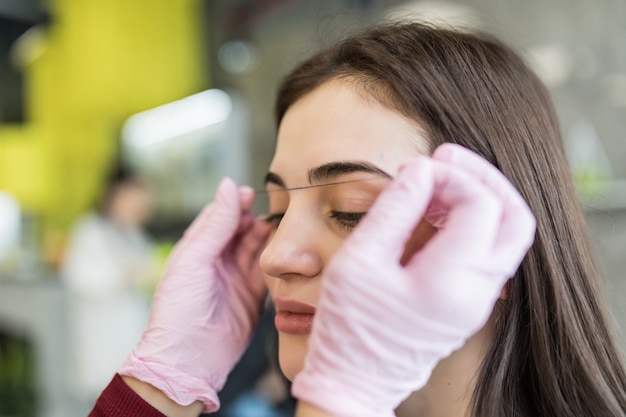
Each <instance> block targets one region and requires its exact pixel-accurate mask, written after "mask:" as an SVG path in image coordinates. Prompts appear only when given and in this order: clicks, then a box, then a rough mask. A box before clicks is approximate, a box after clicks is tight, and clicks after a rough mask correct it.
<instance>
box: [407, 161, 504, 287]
mask: <svg viewBox="0 0 626 417" xmlns="http://www.w3.org/2000/svg"><path fill="white" fill-rule="evenodd" d="M432 167H433V183H434V189H433V194H432V201H431V204H434V205H436V206H438V207H440V208H441V209H442V210H444V211H445V212H447V216H446V217H447V218H446V223H445V226H444V227H443V228H441V229H440V230H439V231H438V233H437V234H435V235H434V236H433V237H432V238H431V239H430V240H429V241H428V242H427V243H426V245H425V246H424V247H423V248H422V250H421V251H420V252H419V253H418V254H417V256H414V258H413V259H412V260H411V261H409V263H408V265H407V268H409V269H411V268H416V267H418V266H419V265H418V264H419V263H420V262H435V261H436V260H442V259H450V260H454V261H455V262H456V261H469V262H471V263H472V264H475V263H476V262H482V261H485V262H487V261H490V259H489V257H490V254H491V252H492V249H493V245H494V241H495V239H496V236H497V235H498V232H499V227H500V220H501V216H502V202H501V201H500V200H499V199H498V197H497V196H496V195H495V194H494V193H492V192H491V191H490V190H489V189H488V188H487V187H486V186H484V185H483V184H481V183H480V182H479V181H477V180H476V179H475V178H473V177H471V176H468V175H467V174H466V173H465V172H464V171H462V170H460V169H457V168H456V167H454V166H452V165H450V164H446V163H443V162H441V161H436V160H432ZM450 278H451V279H455V277H450Z"/></svg>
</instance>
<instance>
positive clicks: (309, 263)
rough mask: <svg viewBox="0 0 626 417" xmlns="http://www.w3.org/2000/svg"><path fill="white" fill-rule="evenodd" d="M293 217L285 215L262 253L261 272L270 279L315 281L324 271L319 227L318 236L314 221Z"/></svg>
mask: <svg viewBox="0 0 626 417" xmlns="http://www.w3.org/2000/svg"><path fill="white" fill-rule="evenodd" d="M294 217H295V216H290V215H289V213H285V215H284V216H283V219H282V220H281V222H280V224H279V225H278V227H277V229H276V231H275V232H274V235H273V236H272V237H270V240H269V242H268V244H267V246H266V247H265V250H264V251H263V253H262V254H261V259H260V264H261V269H262V270H263V272H265V274H267V275H269V276H272V277H275V278H281V279H290V278H297V277H307V278H313V277H315V276H317V275H319V274H320V272H321V271H322V266H323V262H322V259H321V256H320V251H319V249H320V248H318V243H317V242H318V241H319V228H317V229H318V232H317V233H316V231H315V229H316V227H315V225H314V224H313V222H308V221H306V220H304V219H302V218H301V217H300V218H297V219H296V218H294Z"/></svg>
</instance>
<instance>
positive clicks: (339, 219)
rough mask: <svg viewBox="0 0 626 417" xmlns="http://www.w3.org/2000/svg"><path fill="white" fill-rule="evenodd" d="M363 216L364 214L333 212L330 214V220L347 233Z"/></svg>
mask: <svg viewBox="0 0 626 417" xmlns="http://www.w3.org/2000/svg"><path fill="white" fill-rule="evenodd" d="M363 216H365V213H349V212H345V211H333V212H331V214H330V218H331V219H332V220H333V221H334V222H335V223H336V224H337V225H338V226H340V227H342V228H344V229H345V230H347V231H350V230H352V229H354V228H355V227H356V226H357V225H358V224H359V222H360V221H361V219H362V218H363Z"/></svg>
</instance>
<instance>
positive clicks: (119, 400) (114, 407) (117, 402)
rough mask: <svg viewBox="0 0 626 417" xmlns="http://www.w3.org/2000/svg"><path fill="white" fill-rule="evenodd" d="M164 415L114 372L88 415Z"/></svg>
mask: <svg viewBox="0 0 626 417" xmlns="http://www.w3.org/2000/svg"><path fill="white" fill-rule="evenodd" d="M130 416H135V417H137V416H141V417H165V415H164V414H162V413H161V412H159V411H158V410H157V409H156V408H154V407H152V406H151V405H150V404H148V403H147V402H145V401H144V400H143V399H142V398H141V397H139V396H138V395H137V394H136V393H135V392H134V391H133V390H131V389H130V388H129V387H128V385H126V383H125V382H124V381H123V380H122V378H121V377H120V376H119V375H118V374H116V375H115V376H114V377H113V379H112V380H111V383H110V384H109V385H108V386H107V387H106V388H105V389H104V391H102V394H100V397H99V398H98V401H96V404H95V406H94V408H93V410H91V413H89V417H130Z"/></svg>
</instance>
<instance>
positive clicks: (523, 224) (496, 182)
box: [433, 143, 536, 275]
mask: <svg viewBox="0 0 626 417" xmlns="http://www.w3.org/2000/svg"><path fill="white" fill-rule="evenodd" d="M433 158H434V159H437V160H441V161H445V162H447V163H450V164H452V165H454V166H455V167H457V168H459V169H461V170H463V171H465V172H467V173H468V174H470V175H472V176H474V177H475V178H477V179H479V180H480V181H481V182H482V183H483V184H484V185H486V186H487V187H489V189H490V190H491V191H492V192H493V193H494V194H496V195H497V196H498V197H499V198H500V200H501V201H502V203H503V213H502V219H501V224H500V229H499V232H498V236H497V237H496V241H495V247H494V254H493V259H494V261H497V262H498V263H501V265H503V266H504V267H508V268H513V269H512V271H511V272H510V273H509V275H512V274H513V273H514V272H515V270H516V269H517V266H518V265H519V263H520V262H521V260H522V258H523V257H524V255H525V254H526V252H527V250H528V249H529V248H530V246H531V245H532V242H533V240H534V235H535V229H536V221H535V218H534V216H533V214H532V212H531V210H530V208H529V207H528V205H527V204H526V201H524V199H523V197H522V196H521V195H520V194H519V192H518V191H517V190H516V189H515V187H514V186H513V185H512V184H511V183H510V182H509V180H508V179H507V178H506V177H505V176H504V175H503V174H502V172H500V171H499V170H498V169H497V168H496V167H494V166H493V165H491V164H490V163H489V162H488V161H486V160H484V159H483V158H481V157H480V156H479V155H477V154H475V153H474V152H472V151H470V150H469V149H466V148H464V147H462V146H460V145H456V144H452V143H446V144H443V145H441V146H439V147H438V148H437V149H436V150H435V152H434V154H433Z"/></svg>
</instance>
